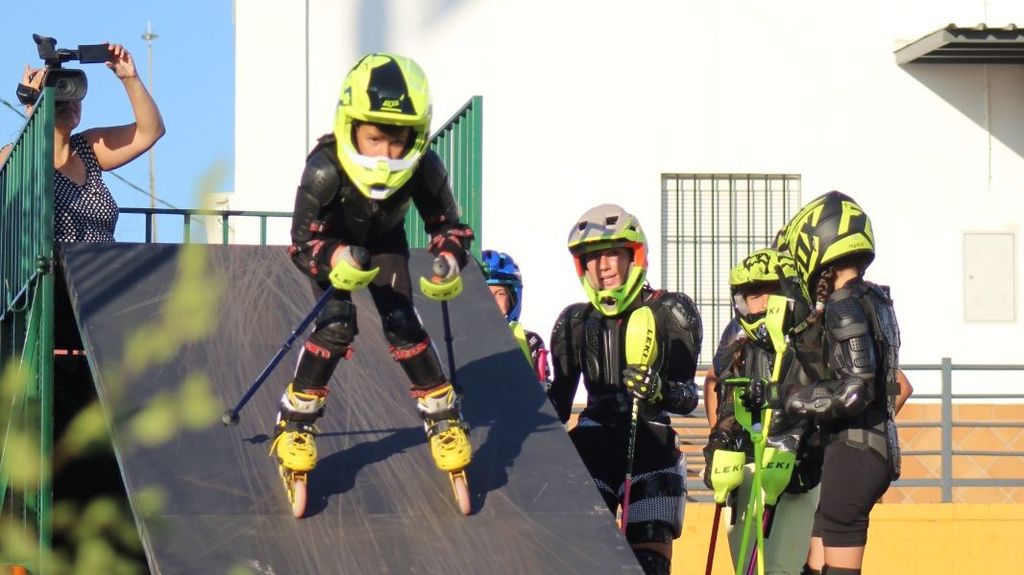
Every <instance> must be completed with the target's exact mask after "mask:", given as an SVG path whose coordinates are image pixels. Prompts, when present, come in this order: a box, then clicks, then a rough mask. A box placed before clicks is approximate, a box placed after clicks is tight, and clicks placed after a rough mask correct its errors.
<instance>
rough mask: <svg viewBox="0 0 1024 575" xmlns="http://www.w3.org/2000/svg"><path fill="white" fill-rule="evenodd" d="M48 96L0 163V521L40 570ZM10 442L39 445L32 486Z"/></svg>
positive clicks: (48, 492) (49, 257) (47, 414)
mask: <svg viewBox="0 0 1024 575" xmlns="http://www.w3.org/2000/svg"><path fill="white" fill-rule="evenodd" d="M53 96H54V89H53V88H52V87H45V88H43V93H42V96H41V98H40V99H39V101H38V102H37V104H36V106H35V108H34V110H33V112H32V114H31V115H30V116H29V117H28V120H27V121H26V123H25V127H24V128H23V129H22V131H21V134H20V135H19V137H18V139H17V141H16V142H15V143H14V145H13V148H12V149H11V150H10V154H9V156H8V157H7V158H6V160H5V161H4V162H3V164H2V165H0V192H2V196H0V197H2V201H3V208H2V210H0V274H2V275H0V302H2V304H3V308H2V315H0V373H3V374H4V375H5V376H7V377H15V378H16V379H17V381H16V382H15V385H14V386H10V385H4V386H3V387H4V389H7V390H10V392H11V393H10V395H8V394H7V393H5V394H3V397H2V398H0V424H2V426H3V427H2V431H0V433H2V436H0V516H3V517H4V518H5V519H7V518H10V519H13V520H16V521H19V522H20V523H21V524H22V525H23V526H25V527H30V528H31V529H32V530H33V531H34V532H35V533H37V534H38V545H39V552H40V553H39V561H38V562H36V563H35V564H34V565H33V567H38V569H39V571H45V570H46V565H45V563H44V561H45V559H44V558H45V556H46V554H45V551H46V550H47V549H49V547H50V537H51V532H50V521H51V506H52V497H53V494H52V489H51V487H50V485H51V478H50V473H49V462H50V459H51V454H52V452H53V327H54V326H53V304H54V301H53V299H54V297H53V293H54V289H53V288H54V282H53V122H54V113H53ZM11 366H16V369H12V370H10V371H8V369H9V368H10V367H11ZM11 374H14V375H11ZM3 383H8V382H3ZM12 388H13V389H12ZM15 437H16V438H18V440H19V441H21V442H23V445H33V444H34V445H38V453H39V457H40V458H39V464H40V465H39V469H38V474H36V475H35V478H34V480H32V481H23V482H19V483H18V484H17V485H15V484H13V483H12V472H11V469H12V466H14V465H19V466H23V465H25V464H26V462H25V461H13V460H12V459H11V456H10V454H11V453H12V452H17V449H16V448H15V446H14V445H13V444H12V438H15ZM22 476H24V474H22Z"/></svg>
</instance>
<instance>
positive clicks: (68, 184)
mask: <svg viewBox="0 0 1024 575" xmlns="http://www.w3.org/2000/svg"><path fill="white" fill-rule="evenodd" d="M71 153H73V154H77V155H78V157H79V158H80V159H81V160H82V163H83V164H85V185H82V186H80V185H78V184H76V183H75V182H72V181H71V180H70V179H68V177H67V176H65V175H64V174H62V173H60V171H59V170H54V172H56V173H55V174H54V179H53V192H54V206H53V210H54V211H53V226H54V230H53V239H54V241H57V242H112V241H114V227H115V226H116V225H117V202H115V201H114V196H112V195H111V194H110V190H109V189H108V188H107V184H105V183H103V170H101V169H100V165H99V162H97V161H96V155H95V154H93V151H92V147H91V146H89V143H88V142H86V141H85V138H84V137H82V135H81V134H74V135H72V136H71Z"/></svg>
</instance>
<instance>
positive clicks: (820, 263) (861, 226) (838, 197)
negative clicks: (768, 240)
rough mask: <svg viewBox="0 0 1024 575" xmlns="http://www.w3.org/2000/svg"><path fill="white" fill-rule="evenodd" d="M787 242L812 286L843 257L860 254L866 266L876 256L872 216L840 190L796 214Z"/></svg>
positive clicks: (801, 275) (813, 201) (817, 199)
mask: <svg viewBox="0 0 1024 575" xmlns="http://www.w3.org/2000/svg"><path fill="white" fill-rule="evenodd" d="M784 243H785V246H786V252H788V253H789V255H790V256H791V257H792V258H793V259H794V260H795V261H796V267H797V270H799V272H800V278H801V279H802V280H803V281H804V284H805V285H806V286H807V287H808V288H809V289H813V288H814V285H815V284H816V283H817V281H818V277H819V276H820V274H821V272H822V270H824V269H825V267H827V266H828V265H829V264H831V263H833V262H835V261H837V260H839V259H842V258H846V257H849V256H853V255H858V256H860V259H859V261H858V264H859V265H860V266H862V268H866V267H867V266H868V265H869V264H870V263H871V261H872V260H874V259H875V236H874V233H873V232H872V230H871V219H870V218H868V215H867V214H866V213H864V210H863V209H861V207H860V205H859V204H857V202H856V201H854V199H853V198H851V197H850V196H847V195H846V194H843V193H840V192H836V191H831V192H829V193H827V194H824V195H822V196H819V197H817V198H815V199H814V200H811V202H810V203H808V204H807V205H805V206H804V207H803V208H802V209H801V210H800V212H798V213H797V214H796V215H795V216H793V219H791V220H790V221H789V225H787V226H786V232H785V241H784Z"/></svg>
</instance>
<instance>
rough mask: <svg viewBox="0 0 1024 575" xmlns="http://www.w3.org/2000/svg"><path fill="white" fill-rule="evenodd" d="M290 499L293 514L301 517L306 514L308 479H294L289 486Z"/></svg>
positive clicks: (297, 517)
mask: <svg viewBox="0 0 1024 575" xmlns="http://www.w3.org/2000/svg"><path fill="white" fill-rule="evenodd" d="M288 499H289V500H290V501H291V504H292V515H293V516H295V518H296V519H301V518H302V516H303V515H305V514H306V480H305V479H293V480H292V484H291V485H290V486H289V487H288Z"/></svg>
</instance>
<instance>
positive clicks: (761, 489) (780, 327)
mask: <svg viewBox="0 0 1024 575" xmlns="http://www.w3.org/2000/svg"><path fill="white" fill-rule="evenodd" d="M791 309H792V306H791V301H790V300H789V299H787V298H785V297H783V296H779V295H772V296H769V298H768V306H767V310H766V312H765V326H766V328H767V331H768V335H769V338H770V339H771V342H772V346H773V349H774V350H775V357H774V361H773V365H772V374H771V381H769V382H764V381H763V380H762V381H757V380H752V379H751V378H746V377H740V378H729V379H726V380H725V381H723V382H722V383H723V384H724V385H725V386H727V387H731V388H732V393H733V405H734V409H735V417H736V420H737V422H738V423H739V424H740V426H742V427H743V429H744V430H745V431H746V432H747V433H748V434H749V435H750V438H751V444H752V446H753V451H754V472H753V478H752V481H751V488H750V498H749V500H748V502H747V509H746V515H745V517H744V521H743V535H742V537H741V540H740V552H739V554H738V555H737V556H738V557H740V558H741V561H739V562H737V565H736V566H735V567H736V574H737V575H744V573H746V575H753V574H754V573H755V564H756V572H757V574H758V575H764V537H765V529H766V528H767V527H768V526H769V525H770V523H769V522H768V520H770V518H771V511H766V509H765V505H767V506H768V509H769V510H771V509H774V506H775V505H776V504H777V503H778V498H779V496H780V495H781V494H782V492H783V490H784V489H785V488H786V485H787V484H788V483H789V477H790V474H791V473H792V470H793V467H794V465H795V461H796V454H795V453H792V452H789V451H785V450H779V449H776V448H774V447H766V445H767V438H768V432H769V429H770V427H771V420H772V410H771V409H770V408H769V407H768V402H767V399H768V397H767V396H768V395H770V394H771V393H772V389H771V387H773V386H777V385H778V383H779V380H780V377H781V371H782V364H783V356H784V354H785V352H786V349H787V342H786V335H785V331H784V329H785V325H786V320H787V316H788V314H789V312H790V311H791ZM745 463H746V455H745V454H744V453H743V452H741V451H726V450H716V451H715V453H714V454H713V456H712V469H711V483H712V486H713V488H714V500H715V503H716V504H717V505H716V509H715V519H714V524H713V526H712V533H711V544H710V546H709V549H708V561H707V565H706V573H707V574H708V575H710V573H711V568H712V566H713V561H714V546H715V542H716V540H717V535H718V524H719V520H720V517H721V508H722V507H723V506H724V505H725V503H726V501H727V500H728V497H729V493H730V492H731V491H732V490H734V489H736V488H737V487H739V486H740V485H741V484H742V483H743V467H744V465H745ZM755 517H756V518H757V521H758V524H757V531H756V539H755V546H754V549H753V551H752V553H751V556H750V560H749V562H747V561H743V560H742V558H745V557H746V556H747V548H748V545H749V543H750V522H751V520H752V518H755Z"/></svg>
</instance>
